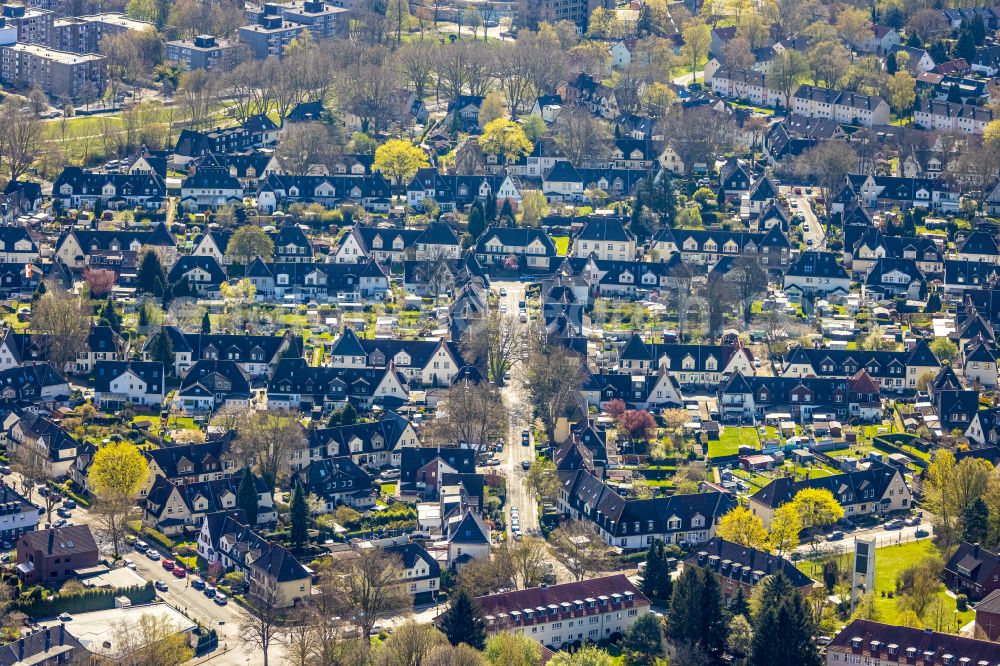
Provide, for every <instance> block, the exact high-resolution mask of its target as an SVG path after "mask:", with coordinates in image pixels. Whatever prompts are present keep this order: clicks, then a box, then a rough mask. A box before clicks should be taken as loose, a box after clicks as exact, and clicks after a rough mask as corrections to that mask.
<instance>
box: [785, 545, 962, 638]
mask: <svg viewBox="0 0 1000 666" xmlns="http://www.w3.org/2000/svg"><path fill="white" fill-rule="evenodd" d="M936 555H939V552H938V549H937V546H935V545H934V542H933V541H931V540H930V539H922V540H920V541H914V542H911V543H904V544H901V545H899V546H886V547H885V548H879V549H878V550H876V551H875V604H876V606H877V608H878V613H879V618H878V621H879V622H885V623H888V624H894V623H895V622H896V618H897V617H898V616H899V610H898V609H897V607H896V599H894V598H893V599H890V598H889V597H888V593H890V592H893V593H895V591H896V577H897V576H898V575H899V573H900V572H901V571H902V570H903V569H905V568H906V567H908V566H910V565H912V564H916V563H917V562H919V561H920V560H922V559H924V558H925V557H930V556H936ZM842 559H845V560H846V559H847V558H846V556H845V557H844V558H842ZM844 564H847V562H844ZM797 566H798V568H799V570H800V571H802V572H803V573H805V574H806V575H808V576H811V577H812V578H814V579H816V580H820V579H821V578H822V576H821V573H820V572H821V569H820V566H821V565H820V563H819V561H803V562H799V564H798V565H797ZM883 593H885V596H883ZM938 594H939V596H940V597H941V598H942V599H944V601H945V603H946V604H947V607H948V608H949V609H950V610H954V608H955V599H953V598H952V597H949V596H948V595H947V593H946V592H945V591H944V590H942V591H941V592H939V593H938ZM975 617H976V613H975V611H971V610H969V611H966V612H964V613H955V618H956V619H957V620H959V622H960V623H961V625H962V626H964V625H965V624H967V623H969V622H971V621H972V620H973V619H975ZM948 630H949V631H954V627H949V628H948Z"/></svg>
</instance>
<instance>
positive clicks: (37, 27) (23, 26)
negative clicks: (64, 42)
mask: <svg viewBox="0 0 1000 666" xmlns="http://www.w3.org/2000/svg"><path fill="white" fill-rule="evenodd" d="M2 13H3V18H4V20H5V22H6V26H7V27H14V28H16V29H17V41H18V42H20V43H22V44H45V45H48V44H49V41H50V40H51V39H52V23H53V21H54V20H55V14H53V13H52V12H50V11H49V10H47V9H38V8H36V7H25V6H24V5H4V6H3V12H2Z"/></svg>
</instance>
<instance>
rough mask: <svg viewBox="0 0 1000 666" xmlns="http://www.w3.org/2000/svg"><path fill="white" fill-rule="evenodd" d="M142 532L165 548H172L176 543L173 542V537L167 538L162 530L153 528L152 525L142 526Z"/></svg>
mask: <svg viewBox="0 0 1000 666" xmlns="http://www.w3.org/2000/svg"><path fill="white" fill-rule="evenodd" d="M142 534H143V536H145V537H147V538H149V539H151V540H152V541H153V542H155V543H156V544H158V545H160V546H162V547H164V548H166V549H167V550H173V549H174V546H175V545H177V544H176V543H174V541H173V539H171V538H169V537H168V536H167V535H165V534H163V533H162V532H158V531H156V530H154V529H153V528H152V527H143V528H142Z"/></svg>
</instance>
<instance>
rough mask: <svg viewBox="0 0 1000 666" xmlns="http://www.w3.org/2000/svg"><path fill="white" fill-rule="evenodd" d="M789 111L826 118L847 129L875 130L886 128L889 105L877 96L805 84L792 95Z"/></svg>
mask: <svg viewBox="0 0 1000 666" xmlns="http://www.w3.org/2000/svg"><path fill="white" fill-rule="evenodd" d="M792 110H793V111H794V112H795V113H796V114H799V115H802V116H809V117H818V118H829V119H831V120H836V121H837V122H838V123H845V124H848V125H861V126H862V127H874V126H875V125H888V124H889V105H888V104H886V102H885V101H884V100H883V99H882V98H880V97H878V96H877V95H862V94H860V93H855V92H850V91H840V90H832V89H830V88H820V87H818V86H811V85H808V84H802V85H801V86H799V89H798V90H796V91H795V94H794V95H793V96H792Z"/></svg>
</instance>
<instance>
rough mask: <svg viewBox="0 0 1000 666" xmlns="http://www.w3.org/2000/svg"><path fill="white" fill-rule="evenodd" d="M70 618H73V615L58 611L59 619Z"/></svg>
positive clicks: (67, 620)
mask: <svg viewBox="0 0 1000 666" xmlns="http://www.w3.org/2000/svg"><path fill="white" fill-rule="evenodd" d="M72 619H73V616H72V615H70V614H69V613H60V614H59V620H60V621H62V622H69V621H70V620H72Z"/></svg>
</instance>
